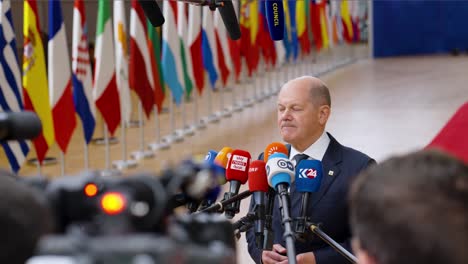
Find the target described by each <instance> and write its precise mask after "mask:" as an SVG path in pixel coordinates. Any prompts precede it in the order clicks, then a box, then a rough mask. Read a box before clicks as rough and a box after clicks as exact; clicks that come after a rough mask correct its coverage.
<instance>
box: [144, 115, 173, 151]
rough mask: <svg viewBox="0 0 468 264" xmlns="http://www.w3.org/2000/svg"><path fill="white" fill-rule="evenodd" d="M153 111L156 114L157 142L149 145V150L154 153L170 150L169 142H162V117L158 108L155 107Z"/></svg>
mask: <svg viewBox="0 0 468 264" xmlns="http://www.w3.org/2000/svg"><path fill="white" fill-rule="evenodd" d="M153 109H154V110H153V112H154V126H155V134H156V141H155V142H153V143H151V144H149V148H150V149H151V150H152V151H158V150H163V149H168V148H170V147H171V145H170V144H169V142H167V141H166V140H161V126H160V122H159V118H160V117H159V112H158V107H157V106H154V107H153Z"/></svg>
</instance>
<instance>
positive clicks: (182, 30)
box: [177, 2, 193, 98]
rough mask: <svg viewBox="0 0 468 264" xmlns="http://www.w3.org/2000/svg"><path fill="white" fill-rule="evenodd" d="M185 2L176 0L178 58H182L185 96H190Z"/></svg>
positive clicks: (189, 58)
mask: <svg viewBox="0 0 468 264" xmlns="http://www.w3.org/2000/svg"><path fill="white" fill-rule="evenodd" d="M186 7H187V4H186V3H182V2H177V31H178V33H179V38H180V58H181V59H182V71H183V73H184V84H185V96H186V97H187V98H190V94H191V93H192V89H193V83H192V79H193V69H192V55H191V54H190V51H189V49H188V46H187V43H188V32H187V27H188V24H187V12H186V11H187V9H186Z"/></svg>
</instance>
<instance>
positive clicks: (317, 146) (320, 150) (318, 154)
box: [289, 131, 330, 166]
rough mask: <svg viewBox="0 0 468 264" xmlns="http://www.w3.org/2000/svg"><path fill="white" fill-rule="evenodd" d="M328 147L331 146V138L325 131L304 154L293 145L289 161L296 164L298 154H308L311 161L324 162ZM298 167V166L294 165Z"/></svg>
mask: <svg viewBox="0 0 468 264" xmlns="http://www.w3.org/2000/svg"><path fill="white" fill-rule="evenodd" d="M328 145H330V137H329V136H328V134H327V132H325V131H323V134H322V135H321V136H320V137H319V138H318V139H317V140H316V141H315V142H314V143H313V144H312V145H310V146H309V147H308V148H307V149H306V150H304V152H299V151H297V149H295V148H294V147H293V146H292V145H291V151H290V152H289V159H290V160H292V161H293V163H294V160H293V158H294V156H296V155H297V154H306V155H307V156H309V157H310V158H311V159H316V160H320V161H322V159H323V156H324V155H325V152H326V151H327V148H328ZM294 166H296V164H294Z"/></svg>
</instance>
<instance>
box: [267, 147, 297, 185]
mask: <svg viewBox="0 0 468 264" xmlns="http://www.w3.org/2000/svg"><path fill="white" fill-rule="evenodd" d="M266 164H267V165H266V172H267V175H268V184H269V185H270V186H271V187H272V188H276V186H277V185H278V184H281V183H286V184H288V185H291V182H294V166H293V164H292V163H291V161H290V160H289V159H288V158H287V156H286V155H285V154H283V153H274V154H272V155H270V157H269V158H268V162H267V163H266Z"/></svg>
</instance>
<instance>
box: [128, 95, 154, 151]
mask: <svg viewBox="0 0 468 264" xmlns="http://www.w3.org/2000/svg"><path fill="white" fill-rule="evenodd" d="M143 118H144V117H143V105H142V103H141V101H140V102H139V103H138V122H139V123H140V127H139V130H140V131H139V132H140V149H139V150H137V151H134V152H132V158H134V159H135V160H142V159H149V158H152V157H154V153H153V152H152V151H147V150H145V128H144V126H143Z"/></svg>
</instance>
